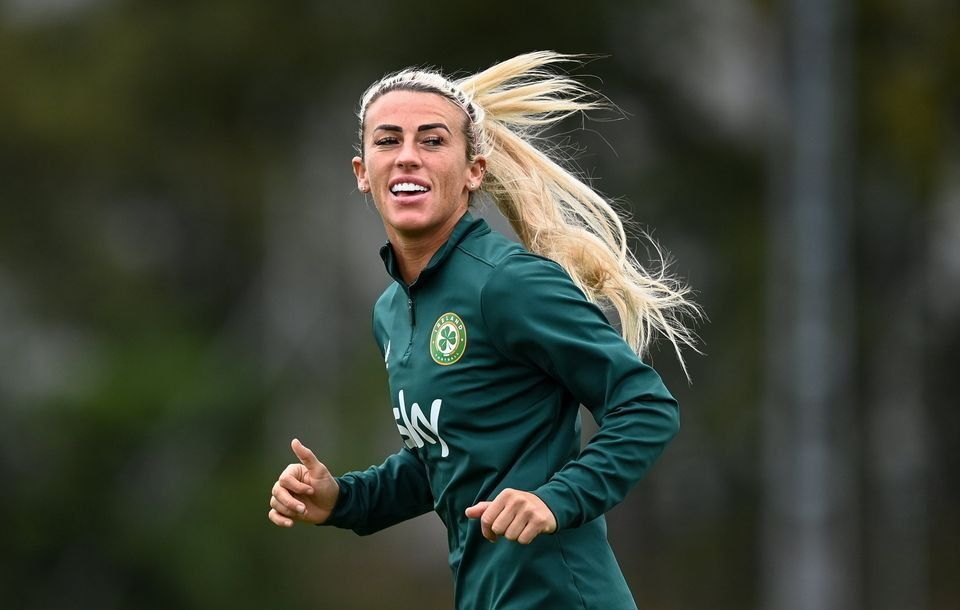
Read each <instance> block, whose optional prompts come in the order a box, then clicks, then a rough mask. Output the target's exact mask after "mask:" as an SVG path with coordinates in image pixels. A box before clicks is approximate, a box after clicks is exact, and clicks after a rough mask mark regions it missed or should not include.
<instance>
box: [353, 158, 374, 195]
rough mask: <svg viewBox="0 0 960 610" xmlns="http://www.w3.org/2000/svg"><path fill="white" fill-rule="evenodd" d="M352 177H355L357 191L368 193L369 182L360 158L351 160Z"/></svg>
mask: <svg viewBox="0 0 960 610" xmlns="http://www.w3.org/2000/svg"><path fill="white" fill-rule="evenodd" d="M352 163H353V175H354V176H356V177H357V189H359V190H360V192H361V193H366V192H369V191H370V182H369V181H368V180H367V167H366V166H365V165H364V164H363V159H361V158H360V157H354V158H353V161H352Z"/></svg>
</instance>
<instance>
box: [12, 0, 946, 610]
mask: <svg viewBox="0 0 960 610" xmlns="http://www.w3.org/2000/svg"><path fill="white" fill-rule="evenodd" d="M954 4H955V3H951V2H948V1H946V0H926V1H924V2H909V3H908V2H906V1H905V0H861V1H860V2H858V3H856V4H855V5H853V6H851V7H850V8H849V13H850V14H849V22H848V23H846V24H845V27H844V32H845V37H846V38H845V40H846V44H848V45H849V56H848V57H847V60H848V61H850V62H852V66H853V75H854V82H853V83H851V84H850V88H851V89H850V90H851V92H852V103H851V114H852V122H851V124H852V125H853V129H854V131H855V133H854V135H853V139H852V141H853V150H850V151H848V152H847V154H848V155H850V161H851V163H850V166H851V171H853V172H854V174H855V177H854V180H853V182H854V187H855V188H854V190H855V193H854V194H853V196H854V198H855V206H854V207H855V219H854V227H855V232H856V235H855V243H856V261H855V262H856V268H855V277H854V278H851V282H853V283H854V284H855V285H856V287H857V288H856V289H857V293H856V295H857V296H856V298H857V303H856V305H857V312H858V319H857V325H858V326H857V327H858V333H857V346H856V351H857V354H858V355H859V357H860V358H861V360H862V362H863V363H869V362H871V361H872V358H873V354H875V350H876V349H877V348H878V346H881V345H883V343H882V342H880V341H879V339H878V337H882V336H883V335H884V334H885V333H886V332H887V327H888V326H889V325H896V324H897V323H898V320H897V319H896V317H891V313H892V314H893V315H894V316H895V314H896V312H895V311H894V312H891V311H890V308H889V307H885V306H884V302H883V301H884V300H885V299H886V297H887V296H888V295H889V294H890V291H891V290H892V289H898V290H899V291H900V292H898V294H902V291H904V290H913V289H914V288H916V287H917V286H918V285H919V286H920V288H919V290H920V292H918V293H917V294H916V295H915V298H916V299H922V300H924V302H927V301H929V307H927V306H924V308H923V325H922V328H921V330H920V331H919V333H920V334H919V337H918V338H917V342H918V345H919V347H918V349H917V350H916V352H915V353H913V354H912V356H911V357H915V358H919V362H921V363H922V365H921V368H922V370H923V392H922V401H923V404H924V405H926V409H925V411H924V412H925V413H926V417H927V419H926V421H925V422H924V429H925V430H926V431H927V432H926V435H927V436H926V437H925V438H926V439H927V440H928V444H927V451H928V454H927V456H926V458H925V459H926V460H927V462H926V463H927V464H928V466H927V468H926V470H925V472H926V473H927V474H926V476H927V480H926V482H925V485H924V489H925V490H926V492H927V493H928V497H929V504H928V512H927V514H926V515H924V516H922V517H921V519H922V520H923V521H924V522H925V523H926V524H927V530H926V532H927V534H925V535H926V536H927V538H928V542H929V544H927V545H925V546H924V548H926V549H927V551H925V553H926V554H925V555H924V557H922V558H918V560H922V561H923V562H924V565H926V566H928V569H927V575H926V576H927V583H928V585H929V592H930V595H929V600H927V602H926V603H927V605H928V606H929V607H930V608H944V609H945V608H952V607H955V605H956V604H957V601H958V600H960V588H958V585H957V582H956V579H955V578H954V574H955V572H956V570H957V568H958V566H960V556H958V551H957V549H958V548H960V522H958V519H957V515H958V511H960V486H958V485H957V482H956V476H955V475H956V472H957V470H958V468H960V462H958V453H957V452H956V450H955V449H954V438H955V437H956V435H957V434H958V433H960V419H958V415H957V410H956V409H955V408H954V405H955V404H956V396H957V390H958V387H957V383H956V381H955V377H956V374H955V369H956V366H957V364H958V363H960V314H958V311H960V290H958V289H957V288H956V286H958V285H960V246H957V244H958V243H960V241H958V240H960V211H958V208H960V201H958V200H960V129H958V128H960V116H958V114H957V109H958V108H960V91H958V89H960V9H958V8H957V7H956V6H955V5H954ZM787 22H788V20H787V18H786V17H784V15H783V9H782V7H780V6H779V4H778V3H770V2H749V1H747V0H730V1H729V2H719V3H713V2H709V1H707V0H684V1H681V2H674V3H667V2H650V3H634V2H602V3H593V4H589V5H584V3H582V2H555V1H554V2H546V1H542V0H536V1H533V2H525V3H516V2H488V3H486V4H483V5H470V4H463V5H460V4H457V3H435V2H425V1H422V0H416V1H414V2H406V3H388V2H374V1H371V0H359V1H357V2H352V3H348V4H345V5H338V4H335V3H325V2H319V1H307V0H299V1H296V0H294V1H289V2H275V3H270V2H254V3H243V2H235V1H228V0H208V1H204V2H169V1H166V2H161V1H157V0H140V1H129V2H123V1H119V0H74V1H72V2H65V1H64V2H55V1H53V0H45V1H43V2H40V1H33V2H31V0H16V1H14V0H6V1H2V2H0V75H2V83H3V84H2V85H0V205H2V208H0V210H2V216H0V481H3V483H4V485H3V487H2V488H0V489H2V490H3V491H2V496H0V497H2V500H3V501H2V502H0V522H2V523H3V524H4V528H3V529H4V533H3V534H2V538H0V540H2V549H3V553H2V554H0V605H2V606H3V607H9V608H22V609H24V610H32V609H46V608H54V607H64V608H96V609H98V610H102V609H109V608H144V609H146V608H164V609H169V608H185V609H189V608H237V609H242V608H265V607H274V608H281V607H291V608H293V607H296V608H300V607H311V608H337V609H350V608H356V609H358V610H359V609H366V608H383V607H386V606H389V607H391V608H448V607H450V603H451V599H452V592H451V585H450V577H449V572H448V570H447V569H446V566H445V565H444V562H445V535H444V533H443V532H442V524H440V522H439V521H438V520H437V519H436V517H434V516H426V517H422V518H420V519H418V520H415V521H414V522H412V523H409V524H404V525H401V526H398V527H396V528H393V529H392V530H390V531H387V532H383V533H381V534H378V535H377V536H373V537H369V538H359V537H356V536H354V535H353V534H352V533H350V532H342V531H335V530H332V529H329V528H322V529H319V528H305V527H304V528H296V529H294V530H293V531H285V530H283V531H282V530H279V529H277V528H274V527H273V526H271V525H270V524H269V523H268V521H267V520H266V512H267V500H268V494H269V489H270V486H271V485H272V483H273V481H274V479H275V477H276V475H277V473H278V472H279V471H280V470H281V469H282V468H283V466H284V465H285V464H286V463H287V462H288V461H290V460H292V459H293V455H292V454H291V453H290V451H289V440H290V438H291V437H293V436H299V437H300V438H301V439H302V440H304V442H305V443H306V444H307V445H310V446H312V447H314V448H315V449H316V450H317V452H318V454H320V457H321V459H323V460H324V461H325V462H326V463H327V464H328V465H329V466H330V467H331V468H332V469H333V470H335V471H337V472H342V471H345V470H349V469H354V468H363V467H365V466H367V465H368V464H370V463H374V462H378V461H379V460H380V459H381V457H382V456H384V455H385V454H386V453H388V452H390V451H393V450H394V449H395V447H396V445H397V443H398V438H397V437H396V432H395V430H393V428H394V426H393V422H392V420H391V419H390V415H389V411H388V410H387V409H386V408H385V405H386V402H387V396H386V387H385V386H386V384H385V377H384V374H383V371H382V363H381V362H379V355H378V353H377V350H376V347H375V346H374V345H373V342H372V340H371V339H370V332H369V307H370V306H371V305H372V302H373V299H374V298H375V297H376V294H377V293H378V291H379V289H381V288H382V287H383V286H385V285H386V282H387V277H386V275H385V274H383V273H382V272H381V271H380V270H378V266H377V265H378V263H379V261H378V260H377V256H376V249H377V247H378V245H379V243H380V241H381V240H382V229H381V227H380V224H379V220H378V219H377V217H376V215H375V213H374V212H373V211H372V206H370V205H367V206H366V208H365V207H364V203H363V200H362V198H361V197H360V196H359V195H358V194H357V193H356V192H355V190H354V189H353V184H352V179H351V175H350V169H349V160H350V157H351V156H352V154H353V150H352V147H353V145H354V139H355V130H356V124H355V122H356V121H355V116H354V115H353V113H354V112H355V110H356V108H355V104H356V101H357V99H358V98H359V95H360V93H361V92H362V91H363V89H364V88H365V87H366V86H367V84H369V83H370V82H371V81H373V80H374V79H376V78H378V77H379V76H381V75H382V74H383V73H385V72H387V71H391V70H394V69H399V68H401V67H405V66H407V65H411V64H430V65H438V66H441V67H443V68H445V69H447V70H449V71H457V70H459V71H474V70H477V69H480V68H483V67H485V66H487V65H489V64H491V63H493V62H495V61H497V60H501V59H505V58H507V57H510V56H512V55H514V54H516V53H518V52H522V51H528V50H533V49H556V50H559V51H565V52H583V53H593V54H598V55H604V56H608V57H605V58H602V59H599V60H597V61H593V62H591V63H589V64H588V65H587V66H586V67H584V68H581V69H579V70H577V71H576V74H578V75H580V76H582V77H584V78H586V79H587V80H588V82H590V83H591V84H592V85H593V86H595V87H597V88H598V89H600V90H601V91H602V92H603V93H605V94H607V95H609V96H610V97H611V98H612V99H613V100H614V101H615V102H617V103H618V104H619V105H620V106H621V107H622V109H623V110H624V111H625V113H626V114H627V115H628V118H627V119H626V120H624V121H620V122H616V123H609V122H604V121H597V122H590V121H588V122H586V123H584V125H585V126H586V127H587V130H586V131H578V132H575V133H572V134H570V136H571V137H572V138H573V140H574V141H576V142H579V143H581V144H582V145H583V146H584V147H585V149H586V151H585V152H584V153H582V154H580V155H579V156H578V159H577V161H578V164H579V165H580V167H581V168H582V169H583V170H584V171H585V173H587V174H588V175H590V176H592V177H595V178H596V182H595V184H596V185H597V186H598V187H599V188H600V189H601V190H602V191H603V192H605V193H607V194H609V195H611V196H614V197H618V198H622V200H623V201H624V203H625V205H626V206H627V207H628V208H629V209H631V210H632V212H633V215H634V218H635V220H636V221H637V223H638V224H639V225H640V227H641V228H645V229H649V230H652V231H653V233H654V236H655V237H656V238H657V239H658V240H660V241H661V242H662V243H663V245H664V246H665V247H666V248H667V249H669V250H670V251H671V252H672V253H673V255H674V257H675V264H674V270H675V271H677V272H678V273H679V274H681V275H682V276H684V277H686V278H687V279H688V280H689V281H690V282H691V283H692V284H693V285H694V287H695V288H696V289H697V290H698V296H699V299H700V301H701V302H702V304H703V305H704V307H705V309H706V311H707V313H708V315H709V316H710V318H711V321H710V323H709V324H707V325H705V326H704V327H703V328H702V329H701V334H702V336H703V338H704V341H705V351H706V353H707V356H706V357H703V358H701V357H696V356H692V357H691V358H690V359H691V363H692V374H693V378H694V382H695V383H694V385H693V386H688V385H686V383H685V381H684V380H683V377H682V375H681V373H680V371H679V367H678V366H677V365H676V364H675V362H674V361H673V360H672V358H671V355H670V354H669V352H668V350H663V351H662V352H657V353H655V354H654V365H655V366H657V368H658V370H660V371H661V372H662V374H663V375H664V377H665V378H666V379H667V381H668V385H669V386H670V387H671V389H672V390H674V391H675V393H676V394H677V396H678V398H679V399H680V401H681V404H682V405H683V409H684V432H683V434H681V436H680V437H679V438H678V440H677V442H676V443H675V446H674V447H671V448H670V450H668V451H667V453H666V454H665V456H664V458H663V460H662V462H661V463H660V464H659V465H658V466H657V468H655V469H654V471H653V474H652V475H651V477H650V478H649V479H648V480H647V481H644V482H643V483H642V484H641V485H640V486H639V487H638V488H637V490H636V491H635V492H634V493H633V494H632V495H631V497H630V498H629V499H628V501H627V502H625V503H624V504H623V505H622V506H619V507H617V508H615V509H614V510H613V511H612V512H611V515H610V532H611V534H610V535H611V540H612V542H613V546H614V547H615V549H616V551H617V553H618V557H619V558H620V560H621V564H622V566H623V568H624V572H625V574H626V576H627V579H628V581H629V582H630V584H631V587H632V588H633V590H634V592H635V594H636V597H637V600H638V602H639V603H640V605H641V607H655V608H665V609H666V608H677V609H680V608H731V609H741V608H749V607H753V606H755V605H756V604H757V603H758V590H759V587H758V582H757V581H758V578H759V574H760V570H759V569H758V568H759V566H758V564H759V562H760V561H761V558H760V555H759V549H760V546H759V544H758V541H757V540H758V537H759V536H760V533H761V528H760V522H761V520H762V514H761V505H760V502H759V498H760V496H761V495H762V487H761V485H762V481H761V478H760V476H761V469H760V467H759V465H758V460H759V457H758V456H759V452H758V447H759V435H760V433H761V430H762V428H761V426H760V406H759V404H760V390H761V387H762V385H763V379H762V375H763V371H764V367H763V362H764V353H763V332H764V322H763V316H764V304H763V294H764V277H765V276H764V274H765V272H766V271H765V266H766V259H765V252H766V248H767V246H768V243H767V239H768V237H767V235H766V230H767V224H768V223H767V220H766V219H765V216H764V215H765V213H766V208H765V204H764V202H765V200H766V199H767V198H768V197H770V196H771V195H770V188H769V183H770V180H771V177H770V173H771V166H772V164H771V163H770V159H769V158H768V157H769V144H770V142H769V141H768V139H767V134H768V132H769V129H770V128H771V126H772V125H776V124H777V121H778V120H779V115H778V103H777V99H776V93H775V91H776V87H777V84H778V83H779V82H781V81H782V80H783V79H789V75H788V74H783V73H782V72H781V71H780V69H779V65H780V64H779V63H778V57H779V56H780V54H781V52H782V47H783V42H782V40H783V36H784V34H783V32H784V30H785V29H786V28H787V27H788V23H787ZM576 126H577V125H574V124H571V129H572V128H573V127H576ZM608 144H609V145H608ZM878 195H879V196H878ZM904 274H914V275H917V276H920V279H919V284H916V283H912V282H904V280H905V279H908V278H907V277H905V275H904ZM914 279H916V278H914ZM891 287H893V288H891ZM898 287H899V288H898ZM894 291H895V292H896V290H894ZM884 357H888V358H893V359H896V358H897V357H898V355H897V354H884ZM855 374H856V375H857V384H858V387H860V388H862V389H863V391H862V392H861V402H860V403H859V404H858V412H861V413H863V414H865V415H866V414H868V413H869V412H870V409H871V403H870V399H869V396H870V394H871V391H870V388H871V387H873V386H874V385H875V379H874V376H875V375H876V373H875V371H874V370H873V369H871V368H870V366H868V364H862V365H860V366H858V370H857V371H855ZM864 434H867V432H864ZM860 459H862V460H863V462H864V464H863V466H862V467H863V468H864V470H866V469H867V467H868V465H869V462H870V460H873V459H875V456H873V455H871V454H869V453H868V452H863V454H862V455H861V456H860ZM865 488H866V492H867V493H866V494H865V496H864V501H863V507H862V508H863V515H864V520H865V525H864V531H865V534H864V536H865V538H866V539H867V540H866V541H865V543H864V545H863V546H864V551H863V557H862V561H863V564H864V565H865V566H867V569H866V570H864V574H865V576H864V583H865V584H864V586H865V587H866V588H867V589H868V590H869V589H870V588H871V587H873V586H874V584H875V583H873V582H872V581H871V580H870V578H871V572H870V569H869V565H870V564H871V563H872V561H873V560H874V557H873V556H872V554H871V553H872V552H873V551H872V550H871V549H872V548H874V547H871V545H870V544H869V539H870V537H871V536H882V532H879V533H878V532H872V531H870V529H869V525H868V523H869V518H870V515H871V512H870V508H871V507H870V501H869V500H870V497H871V496H870V493H869V492H870V489H869V485H868V484H865ZM865 598H866V599H868V600H869V599H870V596H869V592H868V594H866V595H865Z"/></svg>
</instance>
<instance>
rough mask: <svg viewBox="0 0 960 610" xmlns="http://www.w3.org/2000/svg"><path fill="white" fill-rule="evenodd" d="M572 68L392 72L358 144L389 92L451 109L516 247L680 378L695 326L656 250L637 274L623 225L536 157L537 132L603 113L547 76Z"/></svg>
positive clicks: (518, 60) (550, 57)
mask: <svg viewBox="0 0 960 610" xmlns="http://www.w3.org/2000/svg"><path fill="white" fill-rule="evenodd" d="M577 61H578V60H577V58H576V56H571V55H563V54H560V53H555V52H552V51H538V52H534V53H526V54H524V55H519V56H517V57H514V58H512V59H508V60H506V61H504V62H501V63H498V64H495V65H494V66H492V67H490V68H488V69H486V70H484V71H482V72H479V73H477V74H474V75H472V76H468V77H465V78H462V79H460V80H458V81H455V82H451V81H448V80H446V79H445V78H444V77H442V76H440V75H439V74H438V73H437V72H432V71H421V70H404V71H402V72H398V73H396V74H394V75H391V76H388V77H384V79H382V80H381V81H379V82H378V83H375V84H374V85H373V86H371V87H370V89H368V90H367V92H366V93H365V94H364V97H363V101H362V104H361V109H360V120H361V134H362V129H363V117H364V114H365V111H366V107H367V106H368V105H369V104H370V103H371V102H372V101H373V100H375V99H376V98H377V97H379V96H380V95H383V94H384V93H386V92H387V91H391V90H395V89H412V90H418V91H431V92H434V93H438V94H440V95H443V96H444V97H446V98H448V99H450V100H451V101H452V102H454V103H456V104H457V105H459V106H460V107H461V108H463V110H464V112H465V113H466V115H467V117H468V119H469V120H468V127H467V130H468V134H467V139H468V146H469V148H470V150H468V155H469V156H470V157H476V156H477V155H483V156H484V157H485V158H486V161H487V166H486V167H487V169H486V174H485V176H484V180H483V190H484V191H485V192H486V193H487V194H489V196H490V197H491V198H492V199H493V201H494V202H495V203H496V205H497V207H498V209H499V210H500V212H501V213H502V214H503V215H504V216H505V217H506V218H507V220H509V222H510V224H511V226H512V227H513V229H514V230H515V231H516V233H517V236H518V237H519V238H520V240H521V241H522V242H523V245H524V246H525V247H526V248H527V249H528V250H530V251H531V252H534V253H536V254H540V255H542V256H545V257H547V258H550V259H552V260H554V261H556V262H557V263H559V264H560V265H561V266H562V267H563V268H564V270H566V272H567V273H568V274H569V275H570V277H571V278H572V279H573V281H574V283H576V284H577V286H578V287H579V288H580V289H581V290H583V292H584V294H586V296H587V298H588V299H590V300H591V301H593V302H595V303H598V304H601V305H602V304H609V305H611V306H613V308H614V309H615V310H616V311H617V314H618V316H619V318H620V326H621V332H622V334H623V337H624V339H625V340H626V341H627V343H629V345H630V346H631V347H632V348H633V349H634V350H635V351H636V352H637V353H638V354H639V355H640V356H643V355H645V354H646V353H647V350H648V348H649V346H650V343H651V341H652V340H653V339H654V338H655V337H656V336H658V335H660V336H663V337H665V338H666V339H667V340H668V341H669V342H670V343H671V344H672V346H673V349H674V351H675V352H676V355H677V358H678V360H679V361H680V365H681V366H682V367H683V370H684V373H687V367H686V363H685V362H684V359H683V355H682V353H681V346H682V345H686V346H688V347H690V348H692V349H694V350H695V351H696V350H697V348H696V338H695V335H694V333H693V332H692V330H691V329H690V328H688V326H687V325H686V320H687V319H688V318H691V317H692V318H699V317H700V316H701V311H700V308H699V307H698V306H697V305H696V304H695V303H693V302H692V301H691V300H690V299H689V298H688V295H689V289H688V288H687V287H686V286H684V285H683V284H681V283H680V282H678V281H677V280H676V279H674V278H672V277H670V276H669V275H668V274H667V271H666V264H665V262H664V258H663V255H662V252H661V251H660V249H659V247H657V246H656V244H655V243H654V244H653V246H654V250H655V251H656V253H657V255H658V258H659V261H658V266H657V270H656V271H653V272H651V271H649V270H647V269H645V268H644V267H643V266H642V265H641V264H640V263H639V262H638V261H637V259H636V258H635V257H634V255H633V254H632V253H631V252H630V250H629V248H628V247H627V236H626V232H625V231H624V226H623V222H622V220H621V219H620V216H619V215H618V214H617V212H616V211H615V210H614V209H613V207H612V206H611V204H610V203H609V202H608V201H607V200H606V199H604V198H603V197H602V196H600V195H599V194H598V193H597V192H596V191H594V190H593V189H592V188H590V187H589V186H588V185H586V184H584V183H583V182H582V181H581V180H580V179H578V178H577V177H576V176H575V175H574V174H573V173H572V172H571V171H569V170H567V169H565V168H564V167H562V166H561V165H560V164H559V163H558V162H557V161H555V160H554V159H552V158H551V156H550V155H548V154H547V153H545V152H543V149H549V147H548V146H546V145H547V144H549V142H548V141H546V140H545V139H544V138H543V137H542V135H541V134H542V132H543V130H544V129H545V128H547V127H549V126H551V125H553V124H555V123H557V122H558V121H560V120H562V119H563V118H565V117H567V116H570V115H571V114H575V113H578V112H583V111H588V110H594V109H598V108H605V107H609V106H610V104H609V103H608V102H607V101H606V100H605V99H604V98H603V97H601V96H600V95H599V94H597V93H596V92H594V91H591V90H590V89H588V88H587V87H585V86H583V85H582V84H580V83H578V82H577V81H575V80H573V79H571V78H569V77H567V76H564V75H561V74H558V73H556V72H554V71H551V70H550V69H548V68H549V67H551V66H553V65H554V64H559V63H563V62H577ZM541 146H542V148H541ZM651 243H653V242H652V240H651ZM687 375H688V378H689V374H688V373H687Z"/></svg>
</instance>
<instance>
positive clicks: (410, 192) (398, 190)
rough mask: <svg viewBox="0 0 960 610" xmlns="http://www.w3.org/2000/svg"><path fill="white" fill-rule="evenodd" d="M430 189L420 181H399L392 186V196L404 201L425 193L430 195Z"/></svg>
mask: <svg viewBox="0 0 960 610" xmlns="http://www.w3.org/2000/svg"><path fill="white" fill-rule="evenodd" d="M429 192H430V187H429V186H427V185H426V184H423V183H422V182H421V181H419V180H410V179H402V178H401V179H397V180H395V181H393V183H392V184H391V185H390V194H392V195H393V196H394V197H397V198H400V199H403V198H405V197H415V196H417V195H421V194H423V193H429Z"/></svg>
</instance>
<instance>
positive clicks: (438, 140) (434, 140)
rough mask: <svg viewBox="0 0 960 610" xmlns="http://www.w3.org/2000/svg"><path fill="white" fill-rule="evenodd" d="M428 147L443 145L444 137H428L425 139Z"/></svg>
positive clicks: (424, 141)
mask: <svg viewBox="0 0 960 610" xmlns="http://www.w3.org/2000/svg"><path fill="white" fill-rule="evenodd" d="M423 143H424V144H426V145H427V146H440V145H441V144H443V136H427V137H425V138H424V139H423Z"/></svg>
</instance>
